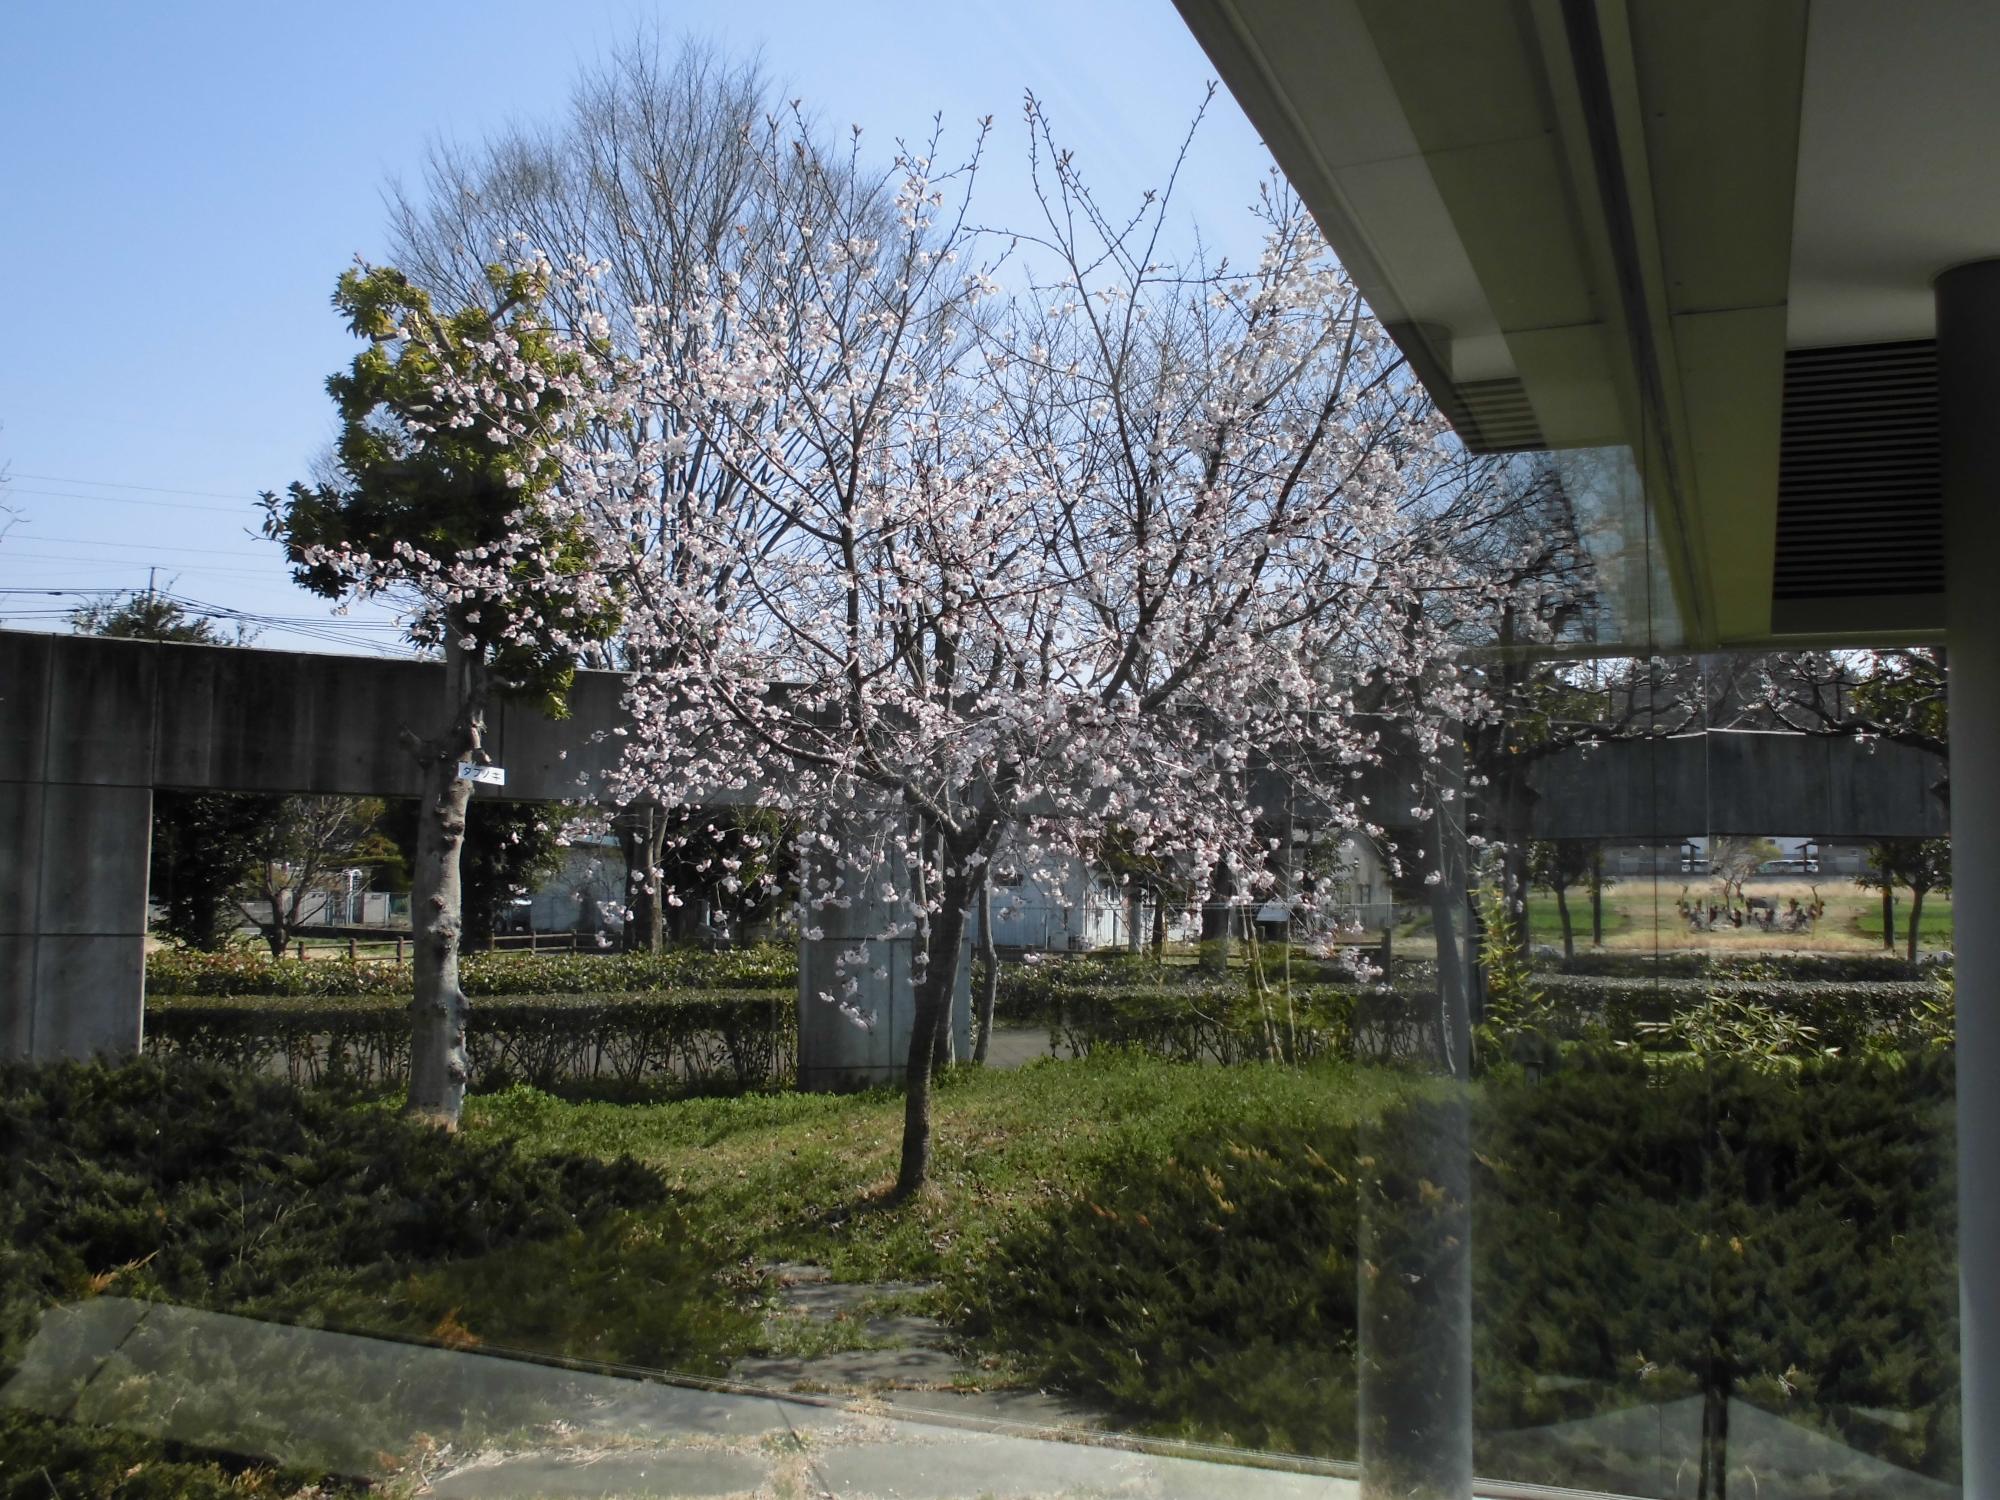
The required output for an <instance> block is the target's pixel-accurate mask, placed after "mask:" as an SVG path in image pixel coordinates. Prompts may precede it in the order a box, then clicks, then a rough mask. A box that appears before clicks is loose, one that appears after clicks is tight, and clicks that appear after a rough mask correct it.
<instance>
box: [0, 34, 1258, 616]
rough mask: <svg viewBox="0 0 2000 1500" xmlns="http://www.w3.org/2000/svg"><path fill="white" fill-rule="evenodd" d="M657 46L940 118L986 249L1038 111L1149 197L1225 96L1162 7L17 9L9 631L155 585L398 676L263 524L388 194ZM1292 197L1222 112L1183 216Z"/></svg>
mask: <svg viewBox="0 0 2000 1500" xmlns="http://www.w3.org/2000/svg"><path fill="white" fill-rule="evenodd" d="M557 17H559V18H560V19H559V20H552V18H557ZM641 27H652V28H656V29H657V30H658V31H660V32H661V33H662V34H663V35H664V36H666V37H667V38H668V39H669V41H671V39H672V38H673V37H675V36H678V35H680V34H683V33H691V34H695V35H699V36H703V37H707V38H710V39H713V40H715V41H717V42H719V43H720V44H722V45H723V46H724V47H726V48H728V49H730V50H731V51H736V52H753V51H761V53H762V56H763V58H764V61H765V64H766V66H767V68H768V69H769V71H770V72H771V73H772V74H773V75H774V76H775V77H776V78H778V79H780V80H782V81H783V82H784V84H785V86H786V89H787V91H788V93H789V94H791V95H794V96H797V97H799V98H801V99H803V100H805V101H806V102H807V104H808V105H809V106H812V107H815V108H816V109H817V111H818V112H819V114H820V115H821V116H822V118H823V119H824V120H825V121H826V122H827V123H828V124H830V125H838V126H843V127H844V126H845V125H847V124H849V123H857V124H860V125H861V126H862V127H863V128H864V129H865V130H866V132H867V135H868V138H869V139H871V140H873V141H875V142H877V143H879V144H880V145H881V146H882V147H883V148H884V150H886V149H887V148H888V145H889V143H890V141H891V140H892V139H893V138H894V137H895V136H896V135H898V134H917V133H921V132H923V131H925V130H926V129H927V128H928V124H929V120H930V117H931V115H932V114H933V113H935V112H937V111H942V112H943V113H944V116H945V121H946V125H947V128H948V130H950V131H951V132H952V139H954V140H957V141H963V140H965V139H967V137H968V133H969V131H970V130H971V128H972V127H973V125H974V122H975V121H976V120H977V118H978V117H979V116H980V115H983V114H989V113H990V114H992V115H993V116H994V117H995V125H996V136H995V140H994V144H993V149H992V153H991V156H990V159H989V160H990V165H989V169H988V170H987V171H986V172H985V173H984V174H983V175H982V179H981V187H980V202H981V211H980V213H979V215H978V217H979V218H980V219H981V220H982V221H984V222H999V223H1018V222H1022V221H1023V220H1025V219H1026V217H1027V216H1028V214H1029V213H1030V212H1031V211H1032V203H1031V200H1028V199H1027V198H1026V196H1025V183H1024V171H1023V162H1024V151H1025V135H1024V131H1023V127H1022V125H1021V123H1020V99H1021V94H1022V91H1023V89H1025V88H1033V89H1034V90H1036V92H1037V93H1039V94H1040V95H1041V96H1042V97H1043V99H1044V100H1045V102H1046V104H1047V106H1048V108H1049V110H1050V112H1051V114H1052V115H1053V117H1054V119H1055V122H1056V125H1057V128H1058V130H1059V132H1060V134H1061V136H1062V137H1063V139H1064V140H1065V141H1066V142H1067V143H1069V144H1070V145H1072V146H1073V147H1075V148H1076V150H1077V152H1078V155H1079V158H1080V159H1081V160H1082V162H1083V163H1084V165H1085V168H1086V171H1087V173H1088V175H1089V178H1090V180H1091V182H1092V183H1093V185H1094V186H1095V187H1097V188H1098V189H1099V190H1100V192H1101V193H1103V194H1106V195H1117V194H1133V195H1136V194H1137V193H1138V192H1139V191H1140V190H1142V189H1143V188H1145V187H1147V186H1150V185H1153V184H1155V183H1157V182H1158V181H1159V180H1160V179H1161V177H1162V176H1163V175H1164V174H1165V172H1166V171H1167V169H1168V168H1169V166H1170V165H1171V163H1172V159H1173V154H1174V150H1175V147H1176V145H1177V144H1178V141H1179V138H1180V135H1181V133H1182V131H1183V130H1184V128H1185V125H1186V122H1187V119H1188V117H1189V115H1190V114H1191V112H1192V111H1193V109H1194V108H1195V107H1196V105H1198V104H1199V102H1200V99H1201V95H1202V90H1203V88H1204V86H1205V84H1206V83H1207V81H1208V79H1209V78H1210V77H1211V76H1212V70H1211V69H1210V68H1209V66H1208V64H1207V60H1206V59H1205V58H1204V57H1203V56H1202V54H1201V52H1200V49H1199V48H1197V47H1196V46H1195V44H1194V41H1193V39H1192V38H1191V37H1190V36H1189V35H1188V34H1187V31H1186V29H1185V28H1184V27H1183V26H1182V25H1181V22H1180V20H1179V17H1178V16H1177V15H1176V14H1175V12H1174V10H1173V7H1172V5H1171V4H1170V3H1169V0H1068V3H1060V0H1021V3H995V4H988V3H977V4H950V3H946V4H941V5H932V4H926V5H916V4H907V3H906V4H896V3H889V0H846V3H842V4H828V3H826V0H818V3H814V4H805V3H798V0H752V3H747V4H746V3H737V4H733V5H732V4H723V3H715V0H689V3H682V4H663V5H657V6H647V5H636V4H632V3H630V0H626V3H620V4H596V3H587V0H565V3H563V4H560V5H551V4H548V3H547V0H541V3H532V4H531V3H528V0H480V3H473V0H405V3H402V4H398V5H388V4H378V3H344V4H341V5H331V4H327V3H324V0H320V3H307V0H284V3H279V4H271V3H268V0H267V3H265V4H261V5H256V4H246V3H231V4H225V3H187V4H176V5H159V4H144V3H138V0H131V3H123V4H111V3H88V0H20V3H17V4H14V5H11V6H7V7H4V9H0V54H4V55H5V56H6V57H7V58H8V59H9V61H10V67H9V70H8V71H9V77H8V87H7V88H6V89H5V90H4V91H0V139H5V140H6V141H7V142H8V150H7V157H8V165H7V169H6V171H5V173H4V175H0V187H3V188H4V193H5V199H4V209H0V213H4V217H5V222H6V225H7V229H6V232H5V233H4V235H0V284H4V286H5V287H6V289H7V294H8V295H7V309H8V319H7V322H8V338H7V357H6V358H5V359H4V360H0V468H5V469H6V470H8V471H10V472H11V476H12V479H11V483H10V485H9V486H8V489H7V492H6V493H5V494H4V495H0V502H4V503H6V504H8V505H11V506H12V507H13V509H14V510H15V511H17V512H18V513H19V514H20V517H21V519H20V521H19V522H18V523H17V524H15V525H14V526H13V527H12V529H11V530H9V531H8V532H7V533H6V535H5V537H4V538H0V626H7V627H13V628H54V627H56V626H59V625H60V619H59V618H58V617H57V615H56V613H55V612H57V611H60V610H62V609H65V608H67V607H69V606H70V605H71V604H73V603H74V602H76V601H75V600H74V599H73V598H70V597H65V596H54V597H52V596H47V595H40V596H38V595H36V594H31V593H20V592H15V591H17V590H27V589H32V590H50V589H72V590H74V589H107V588H127V589H129V588H142V587H144V586H145V584H146V582H147V570H148V568H149V567H156V568H158V569H159V576H160V579H161V581H162V582H163V583H164V582H165V581H166V580H168V579H175V580H177V583H176V591H177V592H178V593H180V594H182V595H185V596H188V597H190V598H194V599H199V600H204V601H211V602H213V603H215V604H218V605H222V606H227V607H230V608H235V609H241V610H248V611H252V612H257V613H261V614H266V615H271V616H277V617H282V618H284V619H286V620H288V621H295V622H298V623H297V625H296V628H286V629H281V628H275V627H272V628H267V629H266V632H265V634H264V635H263V637H262V640H261V643H262V644H265V645H269V646H274V647H282V646H290V647H313V646H321V647H327V648H330V649H364V648H366V647H367V646H368V645H369V644H371V643H372V644H373V645H374V646H375V647H376V648H377V649H392V648H393V647H394V644H395V634H394V632H393V630H392V629H391V628H390V627H389V622H388V616H387V613H386V612H385V611H382V610H380V609H377V610H374V611H363V612H360V613H358V614H357V615H356V616H354V617H353V618H352V620H351V621H350V622H348V623H344V624H339V625H337V626H336V627H335V628H334V629H333V632H332V635H331V636H329V635H328V634H327V633H326V630H327V624H326V622H329V621H330V620H331V615H330V609H329V606H328V605H327V604H325V603H324V602H323V601H319V600H316V599H314V598H312V597H311V596H309V595H306V594H303V593H301V592H299V591H297V590H295V589H293V588H292V587H291V586H290V584H289V582H288V580H287V578H286V575H285V571H284V569H283V567H282V565H281V563H280V561H279V559H278V556H277V552H276V549H275V547H274V546H273V545H272V544H271V543H269V542H266V541H263V540H261V539H259V538H257V537H256V536H254V535H253V534H252V533H254V531H255V527H256V521H257V513H256V510H255V507H254V503H253V497H254V495H255V493H256V492H257V491H258V490H260V489H266V488H281V487H282V486H283V485H284V484H285V483H286V482H287V481H289V480H291V479H294V478H299V477H303V475H304V474H305V471H306V465H307V463H308V461H309V459H310V458H311V456H312V455H313V454H314V453H315V452H316V451H318V450H319V449H321V448H322V447H323V446H324V445H325V444H326V442H327V441H328V439H329V437H330V436H331V432H332V421H331V415H330V407H329V405H328V402H327V400H326V397H325V394H324V391H323V386H322V383H323V381H324V380H325V378H326V376H327V375H328V374H329V373H330V372H332V371H333V370H335V369H336V368H338V367H339V366H340V365H342V364H343V363H345V362H346V361H347V360H348V359H349V358H351V357H352V354H353V352H354V348H353V345H352V344H351V343H350V341H349V340H348V338H347V336H346V334H345V333H344V331H343V330H342V329H341V328H340V326H339V325H338V323H337V322H336V321H335V318H334V316H333V314H332V312H331V310H330V308H329V306H328V302H327V298H328V294H329V293H330V291H331V289H332V286H333V281H334V278H335V276H336V275H338V273H339V272H340V271H341V269H342V268H343V267H344V266H346V265H347V264H348V262H349V261H350V260H351V259H352V257H353V256H355V255H356V254H363V255H369V256H378V255H380V254H381V253H382V250H383V248H384V245H383V232H382V229H383V222H384V214H383V212H382V206H381V196H380V194H381V189H382V186H383V184H384V183H385V181H387V180H388V179H389V178H390V177H392V176H395V175H398V174H400V175H404V176H413V175H414V174H415V172H416V170H417V169H418V167H419V165H420V163H421V160H422V156H423V151H424V148H425V145H426V143H427V142H428V141H429V140H431V139H434V138H437V137H440V136H443V137H451V138H456V139H458V140H461V141H467V142H471V141H477V140H478V139H480V138H481V137H482V136H483V135H485V134H486V133H487V132H488V131H490V130H492V129H493V128H495V127H496V126H498V125H500V124H502V123H503V122H505V121H506V120H508V119H509V118H522V119H534V118H543V117H548V116H551V115H553V114H555V113H557V112H559V111H560V110H561V108H562V106H563V101H564V98H565V95H566V94H567V91H568V89H569V86H570V82H571V79H572V77H573V76H574V74H575V73H576V71H577V69H578V67H579V66H580V65H581V64H583V63H585V62H587V61H589V60H591V59H592V58H594V57H596V56H598V55H600V54H601V53H602V52H603V51H605V50H606V49H607V48H609V47H611V46H612V45H614V44H616V43H617V42H618V41H619V40H620V39H621V38H622V37H626V36H629V35H631V34H632V33H633V32H634V31H635V30H636V29H638V28H641ZM1268 166H1269V160H1268V157H1267V156H1266V155H1265V153H1264V152H1263V149H1262V147H1261V146H1260V144H1259V143H1258V141H1257V139H1256V136H1255V134H1254V132H1252V130H1251V129H1250V127H1249V125H1248V124H1247V122H1245V121H1244V120H1243V118H1242V116H1241V114H1240V112H1238V111H1237V109H1236V108H1235V106H1234V104H1233V103H1232V102H1231V101H1230V100H1229V99H1228V97H1227V96H1226V95H1222V96H1219V97H1218V100H1217V104H1216V106H1215V108H1214V109H1213V111H1212V112H1211V115H1210V118H1209V119H1208V121H1207V123H1206V124H1205V125H1204V127H1203V130H1202V132H1201V135H1200V136H1199V138H1198V140H1197V146H1196V152H1195V155H1194V157H1193V159H1192V161H1191V163H1190V168H1189V171H1188V172H1187V174H1186V175H1185V177H1184V179H1183V189H1182V193H1183V197H1182V205H1181V207H1182V213H1183V216H1184V217H1195V218H1198V219H1199V220H1200V222H1201V225H1202V227H1203V231H1204V233H1206V234H1209V235H1211V236H1213V237H1214V238H1215V239H1216V240H1217V241H1218V242H1220V243H1222V244H1225V245H1241V244H1243V243H1245V242H1246V235H1247V233H1248V231H1247V229H1246V212H1245V206H1246V205H1247V204H1248V203H1249V202H1250V200H1251V199H1252V197H1253V196H1254V194H1255V191H1256V186H1257V182H1258V180H1259V177H1260V175H1261V174H1262V173H1263V172H1264V171H1266V170H1267V169H1268Z"/></svg>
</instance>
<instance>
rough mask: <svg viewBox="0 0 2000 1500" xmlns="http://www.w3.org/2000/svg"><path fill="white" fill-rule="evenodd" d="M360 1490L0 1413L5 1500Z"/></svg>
mask: <svg viewBox="0 0 2000 1500" xmlns="http://www.w3.org/2000/svg"><path fill="white" fill-rule="evenodd" d="M349 1493H353V1494H359V1493H360V1491H359V1490H358V1489H355V1488H352V1487H350V1486H347V1485H342V1484H337V1483H329V1482H328V1481H327V1479H326V1477H325V1476H324V1475H319V1474H315V1473H312V1472H311V1471H308V1470H300V1469H288V1468H274V1467H272V1466H270V1465H268V1464H260V1463H254V1462H246V1461H244V1460H242V1459H238V1458H232V1457H229V1456H226V1455H217V1454H203V1453H197V1452H195V1451H194V1450H192V1449H189V1448H188V1447H186V1446H185V1445H183V1444H179V1443H167V1442H159V1441H155V1440H153V1439H149V1438H144V1437H139V1436H136V1435H134V1434H131V1433H125V1432H110V1431H104V1430H101V1429H94V1428H88V1427H78V1426H75V1425H73V1424H71V1423H67V1422H59V1421H56V1420H55V1419H54V1418H52V1417H42V1416H36V1415H34V1414H33V1413H29V1412H18V1411H8V1412H0V1500H51V1497H52V1496H59V1497H61V1500H246V1497H251V1496H256V1497H262V1500H276V1497H285V1496H295V1497H297V1500H327V1497H331V1496H335V1495H341V1494H349Z"/></svg>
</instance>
